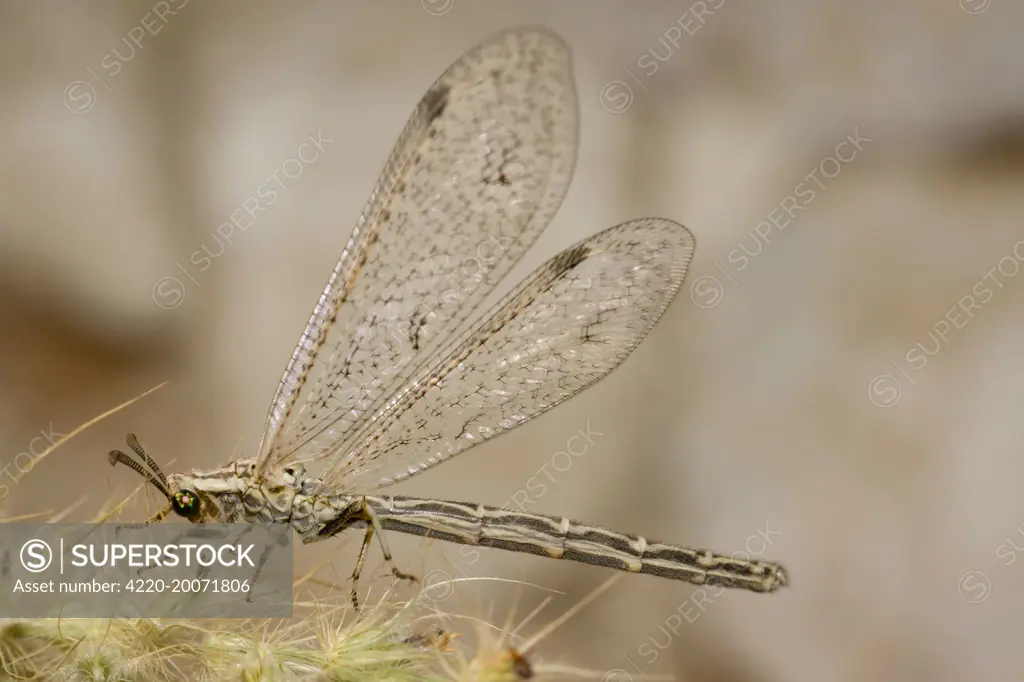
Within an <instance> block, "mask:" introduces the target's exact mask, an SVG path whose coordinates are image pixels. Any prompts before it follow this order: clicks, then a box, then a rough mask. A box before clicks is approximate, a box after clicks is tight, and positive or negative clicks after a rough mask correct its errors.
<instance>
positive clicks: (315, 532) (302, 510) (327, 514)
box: [168, 460, 362, 542]
mask: <svg viewBox="0 0 1024 682" xmlns="http://www.w3.org/2000/svg"><path fill="white" fill-rule="evenodd" d="M254 473H255V464H254V462H252V461H251V460H243V461H239V462H236V463H234V464H231V465H228V466H226V467H223V468H221V469H217V470H214V471H192V472H190V473H188V474H172V475H171V476H169V477H168V478H169V479H170V483H171V486H172V487H173V488H175V489H182V488H184V489H190V490H193V491H195V492H196V493H198V494H199V497H200V499H201V500H202V505H203V513H202V518H201V519H198V521H200V522H208V523H288V524H290V525H291V526H292V527H294V528H295V530H296V531H297V532H298V533H299V535H300V536H301V537H302V539H303V541H304V542H311V541H313V540H316V539H318V536H319V532H320V530H321V529H322V528H323V527H324V526H325V525H327V524H328V523H331V522H332V521H336V520H337V519H338V518H339V517H342V516H346V515H348V514H350V513H351V511H352V510H353V508H354V507H356V506H358V504H359V500H360V497H359V496H357V495H346V494H337V493H333V492H331V491H329V490H327V489H326V488H325V487H324V486H323V483H322V481H321V480H320V479H319V478H317V477H315V476H311V475H309V474H307V473H306V471H305V469H303V468H302V467H301V466H297V465H295V466H288V467H284V468H282V469H276V470H272V471H265V472H263V475H262V476H261V477H260V480H259V481H257V480H256V479H255V476H254ZM347 525H352V526H359V525H362V519H360V518H352V519H351V524H347Z"/></svg>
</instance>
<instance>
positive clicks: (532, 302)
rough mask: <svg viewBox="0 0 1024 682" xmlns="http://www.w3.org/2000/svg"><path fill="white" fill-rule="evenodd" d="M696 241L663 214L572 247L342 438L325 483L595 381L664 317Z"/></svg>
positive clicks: (524, 414)
mask: <svg viewBox="0 0 1024 682" xmlns="http://www.w3.org/2000/svg"><path fill="white" fill-rule="evenodd" d="M693 250H694V240H693V236H692V235H691V234H690V232H689V231H688V230H687V229H686V228H685V227H683V226H682V225H679V224H677V223H674V222H672V221H669V220H663V219H660V218H647V219H642V220H635V221H631V222H628V223H623V224H621V225H618V226H616V227H613V228H610V229H608V230H605V231H603V232H600V233H598V234H596V235H594V236H593V237H590V238H589V239H586V240H584V241H582V242H580V243H578V244H576V245H575V246H573V247H571V248H569V249H566V250H565V251H563V252H562V253H560V254H559V255H557V256H555V257H554V258H552V259H551V260H549V261H548V262H547V263H545V264H544V265H543V266H541V267H540V268H539V269H538V270H537V271H536V272H534V274H533V275H531V276H530V277H529V278H527V279H526V280H525V281H524V282H523V283H522V284H520V285H519V286H518V287H517V288H516V289H515V290H513V291H512V293H510V294H509V295H508V296H506V297H505V298H504V300H502V301H501V302H500V303H499V304H498V305H497V306H495V308H494V309H493V310H492V311H491V312H489V313H488V314H487V315H485V316H484V317H483V319H482V321H481V322H480V323H478V324H477V325H475V326H474V327H473V328H471V329H470V330H469V331H467V332H466V333H465V334H463V335H462V336H461V337H460V338H459V339H457V340H456V341H455V342H454V343H453V344H452V345H451V346H450V347H448V348H447V349H444V350H443V351H442V352H441V353H439V354H438V356H437V357H436V362H434V363H432V366H430V367H429V368H427V370H426V371H423V372H421V373H420V374H419V375H417V376H415V377H414V378H413V379H412V380H411V381H410V382H409V383H407V384H406V385H405V386H403V387H402V389H401V390H400V391H399V392H398V393H397V394H396V395H394V396H393V397H392V398H391V399H390V400H389V401H388V402H387V404H386V405H384V406H382V408H381V409H380V410H378V412H376V413H375V414H374V415H373V417H372V418H371V419H370V420H368V421H367V423H366V424H365V426H364V428H363V429H362V430H361V431H360V432H359V433H356V434H353V435H352V437H350V438H347V439H346V440H345V442H344V443H342V444H341V445H340V448H341V449H340V451H339V452H337V453H336V454H337V455H338V458H337V459H333V458H332V459H331V460H330V462H331V464H330V466H329V468H327V469H326V470H325V471H324V472H323V473H322V476H323V478H324V481H325V483H327V484H329V485H332V486H338V487H341V488H344V489H346V490H364V489H371V488H374V487H378V486H380V485H387V484H390V483H393V482H395V481H398V480H401V479H403V478H407V477H409V476H412V475H414V474H417V473H419V472H421V471H423V470H425V469H427V468H429V467H432V466H435V465H437V464H439V463H441V462H443V461H445V460H446V459H448V458H450V457H452V456H454V455H456V454H458V453H460V452H462V451H464V450H465V449H467V448H469V447H472V446H473V445H476V444H477V443H481V442H483V441H485V440H487V439H489V438H492V437H494V436H497V435H499V434H501V433H502V432H504V431H507V430H508V429H511V428H513V427H515V426H517V425H518V424H522V423H523V422H525V421H527V420H529V419H531V418H533V417H535V416H537V415H538V414H541V413H542V412H544V411H546V410H548V409H550V408H551V407H554V406H555V405H557V404H558V403H560V402H561V401H563V400H565V399H566V398H569V397H570V396H572V395H574V394H575V393H577V392H579V391H581V390H583V389H584V388H586V387H588V386H590V385H591V384H593V383H594V382H595V381H597V380H598V379H600V378H601V377H603V376H605V375H606V374H608V373H609V372H610V371H611V370H612V369H614V368H615V367H616V366H618V365H619V363H621V362H622V361H623V360H624V359H625V358H626V357H627V356H628V355H629V354H630V352H632V350H633V349H634V348H635V347H636V346H637V344H638V343H640V341H641V340H642V339H643V338H644V336H645V335H646V334H647V332H648V331H650V329H651V328H652V327H653V326H654V324H655V323H656V322H657V321H658V318H660V317H661V314H662V313H663V312H664V311H665V308H666V307H667V306H668V304H669V302H670V301H671V300H672V297H673V296H674V295H675V293H676V292H677V291H678V289H679V287H680V286H681V285H682V282H683V278H684V277H685V275H686V270H687V267H688V266H689V262H690V258H691V257H692V255H693ZM325 454H335V453H325ZM382 470H386V471H385V475H384V476H383V477H377V475H378V473H379V472H381V471H382Z"/></svg>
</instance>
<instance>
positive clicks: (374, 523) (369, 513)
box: [362, 498, 419, 583]
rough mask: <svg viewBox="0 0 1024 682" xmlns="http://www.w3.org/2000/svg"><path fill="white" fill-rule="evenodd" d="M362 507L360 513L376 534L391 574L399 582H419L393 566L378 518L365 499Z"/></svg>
mask: <svg viewBox="0 0 1024 682" xmlns="http://www.w3.org/2000/svg"><path fill="white" fill-rule="evenodd" d="M362 507H363V508H362V512H363V513H364V514H365V515H366V518H367V519H368V520H369V521H370V524H371V526H370V527H371V528H372V529H373V530H375V531H376V532H377V542H379V543H380V551H381V553H382V554H383V555H384V561H386V562H388V566H389V567H390V568H391V574H392V575H393V576H395V577H396V578H398V579H399V580H409V581H411V582H414V583H415V582H419V578H417V577H416V576H414V575H412V574H411V573H404V572H402V571H400V570H398V567H397V566H395V562H394V559H392V558H391V548H390V547H388V541H387V540H385V539H384V528H383V527H382V526H381V525H380V518H378V517H377V514H376V512H374V511H373V509H371V508H370V505H368V504H366V498H363V500H362ZM367 537H369V534H367ZM367 541H368V540H367Z"/></svg>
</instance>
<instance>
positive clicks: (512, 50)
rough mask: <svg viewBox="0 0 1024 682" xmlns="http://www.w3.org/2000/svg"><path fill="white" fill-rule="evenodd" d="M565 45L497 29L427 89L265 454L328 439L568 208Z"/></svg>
mask: <svg viewBox="0 0 1024 682" xmlns="http://www.w3.org/2000/svg"><path fill="white" fill-rule="evenodd" d="M576 140H577V103H576V94H575V88H574V84H573V80H572V73H571V60H570V55H569V51H568V49H567V48H566V46H565V45H564V43H563V42H562V41H561V39H560V38H558V37H557V36H555V35H553V34H551V33H548V32H546V31H544V30H543V29H532V28H528V29H517V30H513V31H508V32H505V33H502V34H499V35H497V36H495V37H494V38H492V39H491V40H489V41H487V42H485V43H482V44H481V45H479V46H477V47H476V48H474V49H472V50H470V51H469V52H467V53H466V54H465V55H463V56H462V57H461V58H459V60H458V61H456V62H455V63H454V64H452V66H451V67H449V68H448V70H446V71H445V72H444V74H443V75H442V76H441V77H440V78H439V79H438V80H437V82H435V83H434V85H433V86H431V88H430V89H429V90H428V91H427V92H426V94H425V95H424V96H423V98H422V99H421V100H420V102H419V104H418V105H417V107H416V109H415V110H414V112H413V114H412V117H411V118H410V119H409V122H408V123H407V125H406V127H405V129H404V130H403V132H402V134H401V136H400V137H399V140H398V142H397V144H396V146H395V148H394V150H393V151H392V153H391V156H390V158H389V160H388V162H387V164H386V166H385V168H384V171H383V172H382V174H381V177H380V179H379V181H378V183H377V185H376V187H375V189H374V191H373V194H372V195H371V197H370V200H369V202H368V204H367V206H366V208H365V210H364V211H363V213H362V215H361V216H360V218H359V220H358V222H357V224H356V227H355V230H354V232H353V234H352V237H351V239H350V240H349V242H348V244H347V245H346V247H345V250H344V252H343V253H342V255H341V258H340V260H339V261H338V264H337V266H336V267H335V269H334V271H333V272H332V274H331V276H330V279H329V281H328V283H327V286H326V287H325V289H324V291H323V293H322V294H321V296H320V299H319V301H318V302H317V305H316V307H315V309H314V310H313V313H312V315H311V317H310V319H309V322H308V323H307V325H306V329H305V331H304V332H303V334H302V337H301V338H300V339H299V342H298V345H297V346H296V348H295V350H294V352H293V353H292V356H291V359H290V360H289V362H288V366H287V368H286V369H285V372H284V376H283V377H282V379H281V382H280V385H279V387H278V389H277V393H276V394H275V396H274V400H273V402H272V404H271V408H270V412H269V416H268V419H267V426H266V431H265V433H264V436H263V440H262V441H261V444H260V457H259V460H258V461H259V467H260V471H261V472H262V471H264V470H265V469H266V468H267V467H270V466H275V465H279V464H280V463H282V462H283V461H285V460H289V459H294V458H300V457H305V456H309V455H311V454H317V453H321V454H322V453H325V452H333V451H335V450H336V449H337V445H338V443H339V441H340V439H341V438H342V436H343V435H345V434H347V433H351V432H353V431H358V430H359V429H360V428H361V426H362V424H363V421H364V419H365V418H366V417H367V416H369V415H372V414H373V412H374V411H375V410H376V409H377V408H378V407H379V405H380V404H382V402H383V399H384V398H386V397H387V396H388V395H390V394H391V393H393V392H394V390H396V389H397V388H398V387H400V386H401V385H403V384H404V383H405V382H406V381H408V379H409V378H410V376H412V375H413V374H414V371H415V368H416V367H417V366H418V365H419V364H421V363H422V361H423V360H424V359H426V358H428V357H429V356H430V355H431V354H432V353H433V352H435V351H436V350H437V348H438V347H440V346H441V345H443V343H444V342H445V341H446V340H450V337H451V335H452V334H453V333H454V331H455V330H456V329H457V328H458V327H459V326H460V325H461V324H463V323H464V322H465V321H466V318H467V316H468V315H469V314H471V313H472V312H473V310H474V308H476V307H477V306H478V304H479V303H480V301H481V300H482V299H483V298H484V297H485V296H486V295H487V294H488V293H489V292H490V291H491V290H492V289H493V287H494V285H495V284H496V283H497V282H498V280H500V279H501V277H502V276H503V275H504V274H505V273H506V272H507V271H508V269H509V268H510V267H511V266H512V265H513V264H515V262H516V261H517V260H518V259H519V258H520V256H521V255H522V254H523V252H524V251H526V249H527V248H528V247H529V246H530V245H531V244H532V243H533V241H534V240H535V239H536V237H537V235H538V234H539V233H540V232H541V231H542V230H543V229H544V227H545V225H546V224H547V223H548V221H549V220H550V219H551V216H552V215H553V214H554V212H555V211H556V210H557V208H558V206H559V204H560V203H561V201H562V197H563V196H564V194H565V191H566V188H567V186H568V184H569V180H570V178H571V175H572V170H573V165H574V162H575V153H576Z"/></svg>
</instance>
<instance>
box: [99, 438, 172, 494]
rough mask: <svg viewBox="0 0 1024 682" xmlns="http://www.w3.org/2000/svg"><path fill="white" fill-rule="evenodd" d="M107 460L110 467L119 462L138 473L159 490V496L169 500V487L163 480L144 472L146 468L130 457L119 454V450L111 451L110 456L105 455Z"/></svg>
mask: <svg viewBox="0 0 1024 682" xmlns="http://www.w3.org/2000/svg"><path fill="white" fill-rule="evenodd" d="M107 459H108V460H109V461H110V465H111V466H116V465H117V463H118V462H120V463H121V464H124V465H126V466H128V467H130V468H132V469H134V470H135V471H137V472H138V474H139V475H140V476H142V477H143V478H144V479H146V480H147V481H148V482H149V483H150V485H152V486H153V487H154V488H156V489H157V490H159V491H160V494H162V495H163V496H164V497H166V498H167V499H168V500H170V499H171V492H170V490H169V486H167V485H166V484H165V483H164V481H163V480H160V479H158V478H157V477H156V476H154V475H153V474H152V473H150V472H149V471H146V468H145V467H143V466H142V464H141V463H140V462H138V461H137V460H134V459H132V458H131V457H129V456H128V455H126V454H125V453H123V452H121V451H120V450H111V451H110V454H108V455H107Z"/></svg>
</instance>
